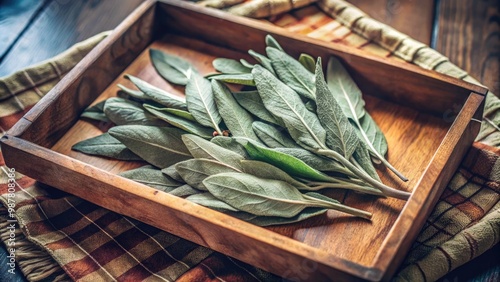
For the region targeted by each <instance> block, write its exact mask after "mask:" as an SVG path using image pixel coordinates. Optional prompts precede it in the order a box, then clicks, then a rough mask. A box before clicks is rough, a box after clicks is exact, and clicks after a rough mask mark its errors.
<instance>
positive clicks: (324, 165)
mask: <svg viewBox="0 0 500 282" xmlns="http://www.w3.org/2000/svg"><path fill="white" fill-rule="evenodd" d="M273 151H276V152H280V153H283V154H287V155H290V156H293V157H295V158H297V159H299V160H301V161H303V162H304V163H306V164H307V165H308V166H310V167H312V168H315V169H317V170H320V171H330V172H339V173H345V172H346V170H345V168H344V167H343V166H342V165H341V164H340V163H339V162H337V161H334V160H331V159H327V158H325V157H322V156H318V155H316V154H314V153H311V152H310V151H308V150H305V149H302V148H275V149H273Z"/></svg>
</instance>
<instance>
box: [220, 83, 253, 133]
mask: <svg viewBox="0 0 500 282" xmlns="http://www.w3.org/2000/svg"><path fill="white" fill-rule="evenodd" d="M212 91H213V93H214V98H215V103H216V104H217V109H218V110H219V114H220V115H221V117H222V120H224V123H225V124H226V126H227V128H228V129H229V131H230V132H231V135H232V136H236V137H246V138H250V139H253V140H258V138H257V135H255V133H254V132H253V130H252V122H253V118H252V116H251V115H250V114H249V113H248V112H247V111H246V110H245V109H243V108H242V107H241V106H240V105H239V104H238V102H236V100H235V99H234V97H233V94H232V93H231V91H230V90H229V89H228V88H227V87H226V86H225V85H223V84H222V83H220V82H218V81H215V80H212Z"/></svg>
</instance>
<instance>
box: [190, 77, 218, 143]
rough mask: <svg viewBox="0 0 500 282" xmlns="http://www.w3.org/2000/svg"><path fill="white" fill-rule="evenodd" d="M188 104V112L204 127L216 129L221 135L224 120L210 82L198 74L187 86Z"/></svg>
mask: <svg viewBox="0 0 500 282" xmlns="http://www.w3.org/2000/svg"><path fill="white" fill-rule="evenodd" d="M186 102H187V106H188V111H189V112H190V113H191V114H192V115H193V117H194V118H195V119H196V121H198V123H200V124H201V125H203V126H206V127H210V128H213V129H215V130H216V131H217V132H218V133H219V134H220V135H222V131H221V130H220V128H219V123H220V122H221V120H222V118H221V116H220V114H219V111H218V110H217V106H216V105H215V101H214V95H213V93H212V85H211V84H210V81H209V80H208V79H206V78H204V77H202V76H201V75H199V74H197V73H193V75H192V76H191V78H190V79H189V81H188V84H187V85H186Z"/></svg>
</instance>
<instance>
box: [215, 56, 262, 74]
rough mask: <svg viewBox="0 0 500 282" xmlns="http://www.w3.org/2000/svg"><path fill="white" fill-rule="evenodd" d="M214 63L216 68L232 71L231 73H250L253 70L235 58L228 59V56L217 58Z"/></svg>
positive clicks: (227, 71) (224, 71)
mask: <svg viewBox="0 0 500 282" xmlns="http://www.w3.org/2000/svg"><path fill="white" fill-rule="evenodd" d="M212 65H213V66H214V68H215V69H216V70H218V71H220V72H221V73H230V74H236V73H250V72H251V71H252V68H251V67H250V68H248V67H246V66H244V65H243V64H242V63H241V62H238V61H236V60H233V59H226V58H217V59H215V60H213V62H212Z"/></svg>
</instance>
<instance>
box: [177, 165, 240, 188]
mask: <svg viewBox="0 0 500 282" xmlns="http://www.w3.org/2000/svg"><path fill="white" fill-rule="evenodd" d="M175 170H177V172H178V173H179V175H180V176H181V177H182V179H183V180H184V182H186V183H187V184H189V185H190V186H191V187H193V188H196V189H198V190H202V191H206V190H207V189H206V188H205V185H203V180H204V179H205V178H207V177H209V176H211V175H216V174H219V173H223V172H237V171H239V170H237V169H235V168H233V167H231V166H229V165H226V164H223V163H221V162H219V161H216V160H210V159H190V160H185V161H182V162H179V163H177V164H176V165H175Z"/></svg>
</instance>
